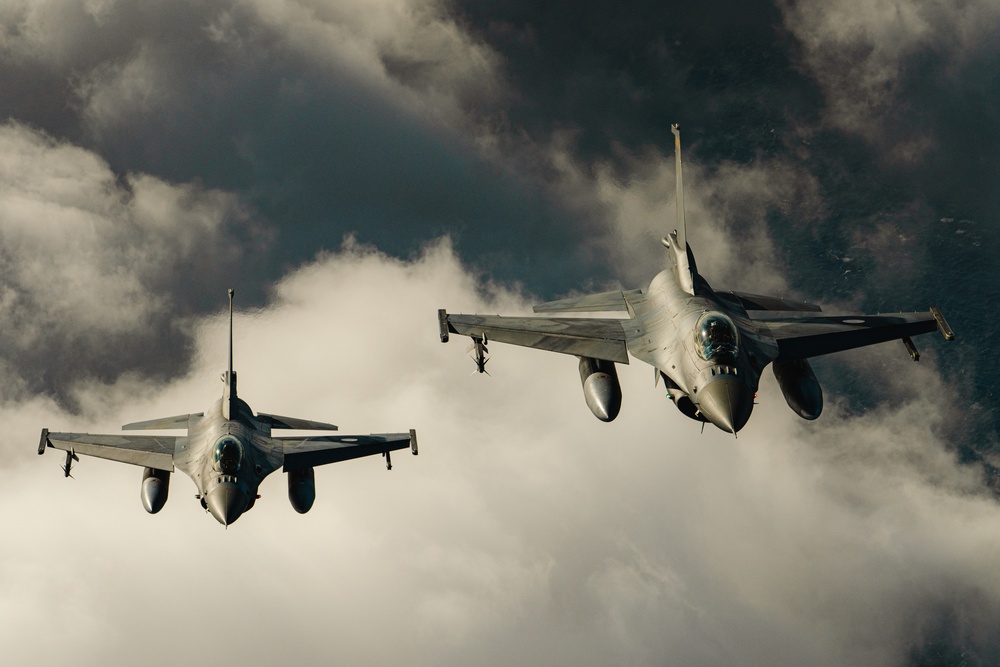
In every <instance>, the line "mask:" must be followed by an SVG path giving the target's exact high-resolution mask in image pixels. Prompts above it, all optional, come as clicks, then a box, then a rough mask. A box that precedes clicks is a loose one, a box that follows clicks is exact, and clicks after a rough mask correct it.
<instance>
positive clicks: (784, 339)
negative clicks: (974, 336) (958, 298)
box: [753, 312, 950, 362]
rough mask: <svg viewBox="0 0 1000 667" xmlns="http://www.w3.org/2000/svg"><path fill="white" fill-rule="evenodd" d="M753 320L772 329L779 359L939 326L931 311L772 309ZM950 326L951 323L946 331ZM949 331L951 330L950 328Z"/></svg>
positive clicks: (790, 359)
mask: <svg viewBox="0 0 1000 667" xmlns="http://www.w3.org/2000/svg"><path fill="white" fill-rule="evenodd" d="M753 322H754V323H755V324H757V325H761V324H763V325H765V326H766V327H767V328H768V329H769V330H770V334H771V336H773V337H774V340H775V341H776V342H777V344H778V357H777V359H775V361H779V362H782V361H793V360H795V359H805V358H807V357H816V356H819V355H822V354H831V353H833V352H841V351H843V350H850V349H853V348H856V347H864V346H866V345H874V344H876V343H883V342H885V341H890V340H896V339H900V338H905V337H908V336H916V335H917V334H924V333H930V332H932V331H934V330H935V329H936V328H938V321H937V319H936V318H935V316H934V314H933V313H931V312H926V313H890V314H885V315H825V316H816V315H815V313H812V312H801V313H793V312H780V313H779V312H771V313H767V315H766V316H763V317H762V316H755V317H754V318H753ZM942 322H943V318H942ZM946 327H947V323H945V324H944V326H943V327H942V331H944V330H945V329H946ZM947 331H948V332H949V333H950V329H948V330H947ZM946 337H947V334H946Z"/></svg>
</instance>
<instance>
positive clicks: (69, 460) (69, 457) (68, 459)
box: [61, 449, 80, 477]
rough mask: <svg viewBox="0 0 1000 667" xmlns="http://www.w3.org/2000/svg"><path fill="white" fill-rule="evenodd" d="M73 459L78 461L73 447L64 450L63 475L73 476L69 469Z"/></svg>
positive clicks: (71, 467)
mask: <svg viewBox="0 0 1000 667" xmlns="http://www.w3.org/2000/svg"><path fill="white" fill-rule="evenodd" d="M73 461H76V462H78V463H79V461H80V457H79V456H77V455H76V450H75V449H70V450H69V451H67V452H66V463H65V464H64V465H62V466H61V467H62V471H63V477H73V475H71V474H70V471H71V470H73Z"/></svg>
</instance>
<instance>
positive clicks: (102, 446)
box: [38, 429, 187, 472]
mask: <svg viewBox="0 0 1000 667" xmlns="http://www.w3.org/2000/svg"><path fill="white" fill-rule="evenodd" d="M181 440H184V441H186V440H187V436H181V437H174V436H168V435H95V434H91V433H49V431H48V429H42V438H41V442H40V443H39V446H38V453H39V454H43V453H45V448H46V447H51V448H53V449H60V450H62V451H64V452H73V453H75V454H84V455H86V456H93V457H96V458H99V459H107V460H109V461H118V462H120V463H129V464H131V465H136V466H143V467H146V468H156V469H157V470H166V471H167V472H173V470H174V451H175V450H176V447H177V443H178V442H179V441H181Z"/></svg>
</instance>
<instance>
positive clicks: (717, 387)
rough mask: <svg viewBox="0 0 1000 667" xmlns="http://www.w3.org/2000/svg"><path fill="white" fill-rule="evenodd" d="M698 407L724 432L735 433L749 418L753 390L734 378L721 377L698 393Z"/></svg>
mask: <svg viewBox="0 0 1000 667" xmlns="http://www.w3.org/2000/svg"><path fill="white" fill-rule="evenodd" d="M698 409H699V410H700V411H701V414H702V415H704V416H705V418H706V419H707V420H708V421H710V422H712V423H713V424H715V425H716V426H718V427H719V428H721V429H722V430H723V431H725V432H726V433H736V432H737V431H739V430H740V429H741V428H743V427H744V426H745V425H746V423H747V422H748V421H749V420H750V413H751V412H752V411H753V391H752V390H751V389H750V387H748V386H746V385H745V384H743V383H742V382H741V381H739V380H737V379H736V378H728V377H722V378H719V379H717V380H713V381H711V382H709V383H708V384H707V385H705V386H704V387H703V388H702V390H701V391H700V392H699V393H698Z"/></svg>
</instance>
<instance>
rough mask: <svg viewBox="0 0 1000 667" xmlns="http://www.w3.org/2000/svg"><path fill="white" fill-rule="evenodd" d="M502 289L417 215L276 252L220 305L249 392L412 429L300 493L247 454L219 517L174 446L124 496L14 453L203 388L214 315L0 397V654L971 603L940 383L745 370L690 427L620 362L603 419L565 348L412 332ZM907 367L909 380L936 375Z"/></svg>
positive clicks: (544, 650) (861, 648) (644, 646)
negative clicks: (2, 407) (13, 401)
mask: <svg viewBox="0 0 1000 667" xmlns="http://www.w3.org/2000/svg"><path fill="white" fill-rule="evenodd" d="M237 288H239V286H237ZM237 305H239V301H237ZM528 305H529V304H527V303H524V302H522V301H521V300H520V299H519V298H518V297H517V295H515V294H512V293H509V292H506V291H504V290H502V289H499V288H497V287H494V286H490V285H485V286H484V285H481V284H479V283H478V282H477V280H476V279H475V277H474V276H472V275H470V274H469V273H467V272H466V271H465V270H464V269H463V267H461V266H460V265H459V264H458V262H457V260H456V258H455V256H454V254H453V253H452V251H451V250H450V248H449V247H448V245H447V244H438V245H434V246H431V247H429V248H428V249H426V251H425V253H424V254H423V255H422V256H421V257H418V258H415V259H414V260H412V261H402V260H398V259H394V258H390V257H386V256H384V255H382V254H380V253H378V252H376V251H374V250H373V249H371V248H365V247H359V246H357V245H353V244H350V243H349V244H348V245H347V246H346V247H345V249H344V250H343V251H341V252H338V253H334V254H328V255H322V256H320V257H318V258H317V259H316V261H314V262H312V263H310V264H308V265H306V266H304V267H302V268H301V269H299V270H297V271H295V272H293V273H291V274H289V275H288V276H286V277H285V278H284V279H283V280H282V281H281V282H280V283H279V284H278V285H277V286H276V288H275V290H274V294H273V298H272V301H271V303H270V305H269V306H268V307H267V308H266V309H264V310H262V311H256V312H244V311H241V310H238V312H237V317H236V367H237V370H238V372H239V373H240V389H241V395H242V396H243V397H244V398H245V399H246V400H247V401H248V402H249V403H250V405H251V406H252V407H254V408H255V409H258V410H266V411H274V412H276V413H279V414H292V415H299V416H303V417H312V418H317V419H327V420H331V421H334V422H335V423H339V424H340V426H341V429H342V431H343V432H352V431H353V432H372V431H395V430H405V429H407V428H410V427H416V428H417V429H418V431H419V434H420V442H421V454H420V456H418V457H415V458H414V457H411V456H409V455H405V456H404V455H403V454H402V453H400V454H399V455H398V457H397V458H396V460H394V464H395V465H394V469H393V471H392V472H391V473H386V472H385V470H384V469H383V467H382V462H381V461H380V460H374V459H372V460H361V461H355V462H349V463H344V464H339V465H334V466H328V467H325V468H322V469H320V470H319V471H318V472H317V486H318V494H317V496H318V497H317V501H316V505H315V507H314V509H313V510H312V511H311V512H310V513H309V514H307V515H305V516H298V515H296V514H295V513H294V511H293V510H292V509H291V508H290V507H289V506H288V504H287V500H286V498H285V488H284V480H283V479H282V478H281V475H280V474H275V475H274V476H273V477H272V478H270V479H269V480H267V481H266V482H265V484H264V485H263V487H262V494H263V498H262V499H261V501H260V502H259V503H258V504H257V505H256V507H255V508H254V510H253V511H251V512H250V513H248V514H247V515H246V516H244V517H242V518H241V519H240V521H239V522H237V523H236V524H235V525H234V526H232V527H231V528H230V529H229V530H222V528H221V527H220V526H219V525H218V524H217V523H216V522H215V521H214V520H212V519H211V517H209V516H206V515H204V514H203V512H201V510H200V509H199V508H198V505H197V502H196V501H195V500H194V499H193V498H192V497H191V496H192V494H193V486H192V485H191V483H190V482H189V481H188V480H187V479H186V478H183V476H181V475H178V476H175V478H174V480H173V481H172V488H171V499H170V501H169V502H168V504H167V506H166V508H165V509H164V511H163V512H162V513H161V514H159V515H157V516H155V517H150V516H148V515H146V514H145V513H144V512H143V511H142V509H141V506H140V503H139V498H138V488H139V481H140V471H139V470H138V469H136V468H130V467H128V466H122V465H117V464H113V463H108V462H101V461H95V460H93V459H87V460H84V461H83V462H82V463H80V464H79V465H78V467H77V468H76V479H75V480H72V481H68V480H63V479H62V478H61V476H60V473H59V472H58V468H57V463H59V461H58V457H57V456H54V455H53V454H52V453H51V452H50V453H49V454H48V455H47V456H45V457H43V458H38V457H36V456H35V455H34V453H33V448H34V443H35V442H36V441H37V431H38V428H39V427H40V426H42V425H46V426H49V427H51V428H60V429H62V428H80V429H84V428H86V429H88V430H91V431H94V430H103V429H111V428H115V426H116V425H117V424H119V423H123V422H124V421H127V420H129V419H134V418H143V417H154V416H157V415H160V414H163V415H167V414H176V413H178V412H184V411H189V410H199V409H202V408H203V407H207V405H208V404H209V403H210V402H211V401H213V400H214V399H215V398H216V397H217V395H218V392H219V391H220V390H221V385H220V384H219V383H218V380H217V377H218V372H219V370H221V368H222V367H223V365H224V363H225V335H226V334H225V331H226V329H225V326H226V325H225V320H224V319H223V317H221V316H218V317H214V318H210V319H207V320H204V321H203V322H201V324H200V325H199V326H198V327H197V332H198V333H197V349H198V352H197V354H196V357H195V358H196V363H195V365H194V367H193V368H192V370H191V372H190V374H189V375H188V377H185V378H183V379H180V380H178V381H176V382H174V383H171V384H170V385H168V386H166V387H164V388H163V389H162V391H148V392H140V391H138V390H136V384H134V383H133V382H131V381H128V380H123V381H122V383H121V384H120V386H122V387H128V388H131V390H132V391H131V394H132V396H128V395H127V394H126V392H119V393H116V392H115V390H113V389H112V390H108V389H104V390H102V389H101V388H100V387H92V388H89V389H88V390H87V391H88V392H93V393H96V394H100V393H101V392H102V391H103V392H104V396H105V398H106V400H104V401H100V400H98V399H94V400H95V402H97V403H98V404H103V406H104V407H105V409H106V410H107V411H106V412H105V413H102V414H99V415H98V414H94V415H89V416H88V417H87V418H86V419H84V418H71V417H69V416H66V415H60V414H59V412H58V410H57V409H55V408H54V407H53V406H51V405H50V404H47V403H46V402H44V401H40V400H35V401H32V402H31V403H25V404H22V405H20V406H18V408H19V409H15V408H14V406H11V407H9V408H7V409H6V411H5V415H4V417H5V420H6V424H7V432H8V440H7V441H6V442H5V444H4V451H5V452H6V458H8V459H9V460H11V462H12V464H13V465H14V466H15V469H14V471H13V474H8V475H7V479H8V483H5V484H4V485H3V487H2V488H0V503H2V506H3V507H5V508H8V510H7V511H4V512H3V513H2V514H0V530H2V531H3V533H4V534H5V535H8V536H10V538H9V539H7V540H5V542H4V544H5V546H4V547H3V548H2V549H0V567H2V568H3V571H4V572H5V577H4V580H5V581H7V582H9V583H8V587H7V590H6V594H5V596H3V597H2V598H0V619H3V622H4V623H5V624H6V625H5V627H7V628H9V629H10V630H13V632H8V633H5V638H4V639H3V648H4V654H5V656H7V659H8V660H10V661H12V662H25V661H30V662H33V663H35V664H52V663H64V662H66V661H68V660H72V661H73V662H74V663H77V664H84V665H85V664H96V663H105V662H107V661H109V660H114V659H116V658H117V659H120V657H121V656H124V655H139V654H142V655H143V656H144V660H145V661H146V662H147V663H149V664H151V665H157V664H174V663H176V662H177V661H178V660H181V659H183V656H190V655H192V654H197V655H200V656H202V657H203V658H205V659H209V660H214V659H225V660H228V661H242V662H249V663H252V664H253V663H260V662H274V661H277V660H283V661H290V662H295V661H300V662H301V661H304V662H319V661H328V660H330V659H336V660H338V661H341V662H364V663H366V664H375V665H380V664H399V663H400V662H402V661H406V662H408V663H412V664H435V665H441V664H463V665H470V664H471V665H491V664H497V663H507V662H520V663H528V664H540V663H545V664H577V665H588V664H594V665H598V664H602V665H603V664H609V663H615V662H622V663H628V664H638V665H642V664H662V663H663V662H664V661H668V662H672V663H678V664H692V665H697V664H705V665H708V664H720V663H728V662H733V661H744V662H747V663H752V664H780V663H787V662H793V663H796V664H830V665H834V664H845V663H863V664H898V663H899V662H900V661H902V660H904V659H905V658H906V656H907V655H908V652H909V650H910V648H911V647H912V646H913V645H914V643H917V644H919V643H920V641H921V637H920V636H919V635H920V632H922V631H923V630H924V629H926V628H927V627H929V626H930V625H931V624H932V623H933V621H934V618H935V616H934V615H935V614H936V613H937V612H938V611H940V610H941V609H955V610H958V611H956V614H957V615H958V616H959V617H962V610H963V609H965V610H966V611H968V610H969V609H970V607H969V605H970V604H971V605H973V607H972V608H971V609H972V611H977V610H978V611H991V610H992V611H994V612H995V610H996V609H997V607H998V605H1000V580H998V578H997V577H996V575H995V574H994V570H995V563H994V560H995V558H994V554H996V553H997V552H998V548H1000V537H998V536H1000V530H998V529H1000V510H998V508H997V506H996V503H995V501H994V500H993V499H992V498H991V497H990V496H989V495H988V493H987V492H986V491H985V489H984V488H983V487H982V486H981V485H980V484H978V483H977V479H976V477H975V472H974V471H972V470H966V469H961V468H958V467H957V466H956V464H955V463H954V461H953V460H952V459H951V456H950V455H948V454H947V453H945V452H944V451H943V445H942V444H941V443H940V442H939V441H938V440H937V438H936V437H935V435H934V433H935V430H936V428H937V425H938V424H939V422H940V420H942V419H947V418H948V413H949V410H950V408H949V407H948V406H949V404H948V402H947V400H945V399H943V398H942V397H941V396H938V395H936V394H935V393H933V392H931V391H930V390H928V391H927V392H917V393H916V394H915V395H911V396H906V397H904V398H903V399H901V401H900V402H898V403H897V405H896V407H884V408H881V409H880V410H877V411H874V412H871V413H868V414H866V415H864V416H862V417H848V416H846V414H844V413H842V412H841V411H840V410H839V409H838V407H837V406H836V405H833V406H828V410H827V412H826V414H824V416H823V417H822V418H821V419H820V420H819V421H818V422H813V423H806V422H802V421H800V420H798V419H797V418H796V417H795V416H794V415H793V414H792V413H791V412H790V411H789V410H788V409H787V408H786V407H785V405H784V401H783V400H782V398H781V396H780V394H779V393H778V389H777V387H776V386H775V383H774V381H773V379H771V378H770V376H769V375H766V376H765V382H764V386H763V387H762V390H761V392H760V403H761V405H759V406H758V408H757V409H756V412H755V415H754V416H753V418H752V419H751V422H750V424H749V426H748V427H747V428H746V429H744V431H742V432H741V433H740V438H739V440H734V439H733V438H732V436H729V435H727V434H723V433H721V432H719V431H716V430H714V429H709V430H707V431H706V432H705V433H704V434H699V427H698V425H697V424H695V423H694V422H691V421H689V420H687V419H685V418H684V417H682V416H681V415H680V414H679V413H678V412H677V411H676V410H675V409H674V408H672V406H671V405H670V404H669V403H668V402H667V401H666V399H664V398H663V396H662V395H661V390H654V389H653V388H652V386H651V382H650V377H649V376H650V373H648V372H647V371H648V368H646V367H645V366H642V365H638V364H637V365H635V366H630V367H626V368H623V369H622V372H621V376H622V384H623V392H624V395H625V402H624V406H623V410H622V414H621V416H620V417H619V418H618V420H617V421H615V422H614V423H612V424H608V425H605V424H602V423H599V422H598V421H597V420H595V419H594V418H593V417H592V416H591V415H590V413H589V412H588V411H587V409H586V407H585V406H584V402H583V399H582V395H581V391H580V388H579V382H578V377H577V373H576V363H575V360H574V359H573V358H569V357H562V356H559V355H552V354H546V353H542V352H537V351H533V350H523V349H520V348H516V347H509V346H503V345H499V344H497V345H495V346H493V348H492V349H491V352H492V353H493V360H492V361H491V364H490V370H491V372H492V373H493V376H492V377H491V378H487V377H484V376H479V375H475V376H470V375H469V371H470V370H472V362H471V361H469V360H468V359H467V358H466V355H465V354H464V352H463V350H464V347H465V344H464V342H463V341H461V340H454V341H452V342H451V343H450V344H448V345H442V344H440V343H439V342H438V336H437V323H436V318H435V310H436V308H438V307H447V308H448V309H449V310H451V311H454V312H457V311H465V312H474V311H479V312H511V311H522V312H523V311H524V310H525V309H527V307H528ZM900 356H901V355H900ZM897 363H898V365H899V366H901V367H903V366H905V365H906V363H907V362H906V361H905V359H898V361H897ZM932 370H933V369H928V370H927V371H924V372H925V373H926V375H924V376H923V377H922V379H923V380H924V381H925V382H926V383H927V384H928V385H931V384H939V383H940V382H941V381H940V380H939V379H938V378H936V377H935V376H934V373H933V372H932ZM935 471H936V472H935ZM14 575H16V576H14ZM971 591H974V592H975V594H974V595H972V596H971V597H970V592H971ZM970 599H971V600H973V602H970V601H969V600H970ZM993 618H995V615H994V616H993ZM248 623H250V624H252V625H253V627H256V628H257V630H256V631H255V632H253V633H251V634H250V635H248V634H247V633H246V628H247V627H248ZM989 625H990V622H989V617H986V618H983V617H981V616H976V615H975V614H972V615H971V616H967V617H965V620H963V625H962V626H961V628H960V629H959V630H960V632H962V633H964V634H963V636H964V637H965V638H966V640H967V641H971V642H973V643H974V644H976V645H978V646H980V647H982V646H986V647H987V649H989V648H990V647H992V648H993V649H995V645H994V644H991V643H990V642H994V641H995V640H993V639H992V638H991V637H992V635H991V632H990V627H989ZM164 627H170V628H171V631H170V633H169V635H170V636H169V637H164V635H163V628H164ZM151 647H155V650H153V649H152V648H151Z"/></svg>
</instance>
